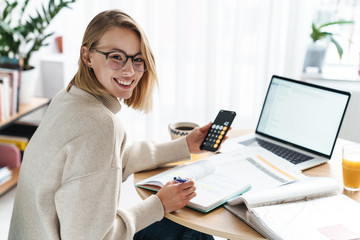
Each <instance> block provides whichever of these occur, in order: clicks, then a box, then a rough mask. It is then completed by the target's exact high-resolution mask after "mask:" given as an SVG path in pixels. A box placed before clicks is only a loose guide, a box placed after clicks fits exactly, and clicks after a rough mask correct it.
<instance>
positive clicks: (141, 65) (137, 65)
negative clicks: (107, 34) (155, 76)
mask: <svg viewBox="0 0 360 240" xmlns="http://www.w3.org/2000/svg"><path fill="white" fill-rule="evenodd" d="M133 66H134V69H135V70H136V71H138V72H145V71H146V65H145V60H144V59H143V58H141V57H134V59H133Z"/></svg>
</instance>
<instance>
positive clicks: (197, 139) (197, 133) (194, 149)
mask: <svg viewBox="0 0 360 240" xmlns="http://www.w3.org/2000/svg"><path fill="white" fill-rule="evenodd" d="M211 124H212V122H210V123H208V124H206V125H205V126H202V127H197V128H194V130H192V131H191V132H190V133H189V134H188V135H186V141H187V145H188V148H189V151H190V153H203V152H205V151H204V150H201V149H200V145H201V143H202V142H203V141H204V138H205V136H206V133H207V132H208V131H209V129H210V127H211Z"/></svg>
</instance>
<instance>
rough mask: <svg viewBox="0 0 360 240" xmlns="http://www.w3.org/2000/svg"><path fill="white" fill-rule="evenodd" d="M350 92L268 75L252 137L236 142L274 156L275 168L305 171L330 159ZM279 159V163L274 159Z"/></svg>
mask: <svg viewBox="0 0 360 240" xmlns="http://www.w3.org/2000/svg"><path fill="white" fill-rule="evenodd" d="M349 100H350V93H349V92H345V91H340V90H336V89H331V88H327V87H323V86H318V85H314V84H310V83H306V82H303V81H297V80H293V79H289V78H285V77H281V76H276V75H274V76H272V78H271V81H270V85H269V87H268V91H267V94H266V97H265V100H264V104H263V107H262V111H261V114H260V117H259V120H258V123H257V127H256V131H255V133H254V134H251V135H247V136H245V137H244V138H243V139H237V143H238V144H240V145H242V146H254V145H257V146H259V147H261V148H263V149H266V150H267V151H270V152H272V153H274V154H275V155H277V156H278V157H277V158H276V161H279V162H278V163H274V164H276V165H281V166H282V167H285V168H289V169H293V170H299V171H302V170H305V169H308V168H311V167H314V166H317V165H320V164H323V163H325V162H327V161H328V160H330V158H331V155H332V153H333V150H334V147H335V143H336V139H337V137H338V134H339V131H340V127H341V124H342V121H343V119H344V115H345V112H346V109H347V106H348V103H349ZM278 159H279V160H278Z"/></svg>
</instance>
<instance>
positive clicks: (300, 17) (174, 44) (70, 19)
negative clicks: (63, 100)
mask: <svg viewBox="0 0 360 240" xmlns="http://www.w3.org/2000/svg"><path fill="white" fill-rule="evenodd" d="M313 4H314V1H311V0H294V1H288V0H272V1H271V0H244V1H240V0H102V1H97V0H87V1H79V2H78V3H76V4H75V5H73V9H72V10H70V11H67V12H66V14H64V16H63V17H62V19H63V23H64V24H63V25H62V28H61V29H62V34H63V36H64V56H65V59H66V73H65V76H66V78H67V79H68V80H69V81H70V79H71V78H72V76H73V74H74V73H75V71H76V69H77V61H78V57H79V49H80V44H81V40H82V35H83V33H84V30H85V27H86V25H87V24H88V22H89V21H90V20H91V18H93V17H94V16H95V15H96V14H97V13H99V12H101V11H102V10H106V9H112V8H118V9H121V10H123V11H125V12H127V13H128V14H130V15H131V16H132V17H133V18H134V19H135V20H136V21H137V22H138V23H139V24H140V25H141V26H142V27H143V29H144V30H145V33H146V34H147V36H148V38H149V41H150V44H151V46H152V50H153V52H154V55H155V59H156V63H157V71H158V75H159V81H160V87H159V91H158V92H157V93H156V94H155V96H154V100H155V102H154V109H153V111H152V113H150V114H147V115H145V114H142V113H139V112H136V111H134V110H132V109H127V108H126V107H124V108H123V109H122V110H121V112H120V113H119V117H120V118H121V119H122V122H123V124H124V126H125V129H126V131H127V132H128V135H129V139H130V141H134V140H140V139H153V140H157V141H165V140H168V139H170V135H169V134H168V132H167V126H168V124H169V123H171V122H177V121H191V122H195V123H198V124H199V125H203V124H206V123H208V122H209V121H212V120H213V119H214V118H215V116H216V114H217V112H218V111H219V110H220V109H229V110H233V111H236V112H237V117H236V118H235V120H234V123H233V127H234V128H255V126H256V120H257V118H258V115H259V113H260V111H261V106H262V102H263V98H264V96H265V94H266V89H267V86H268V82H269V80H270V78H271V76H272V75H273V74H278V75H283V76H287V77H294V78H297V79H299V78H300V73H301V67H302V64H303V58H304V54H305V49H306V45H307V44H308V42H309V37H308V34H309V32H310V30H311V19H312V15H313ZM99 127H101V126H99Z"/></svg>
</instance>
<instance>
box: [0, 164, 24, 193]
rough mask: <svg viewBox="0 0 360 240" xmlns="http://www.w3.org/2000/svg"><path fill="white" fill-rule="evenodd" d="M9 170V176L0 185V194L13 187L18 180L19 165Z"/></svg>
mask: <svg viewBox="0 0 360 240" xmlns="http://www.w3.org/2000/svg"><path fill="white" fill-rule="evenodd" d="M11 171H12V174H11V178H10V179H9V180H8V181H6V182H4V183H3V184H1V185H0V196H1V195H3V194H4V193H6V192H7V191H9V190H10V189H11V188H12V187H14V186H15V185H16V183H17V181H18V178H19V172H20V167H19V168H16V169H11Z"/></svg>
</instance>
